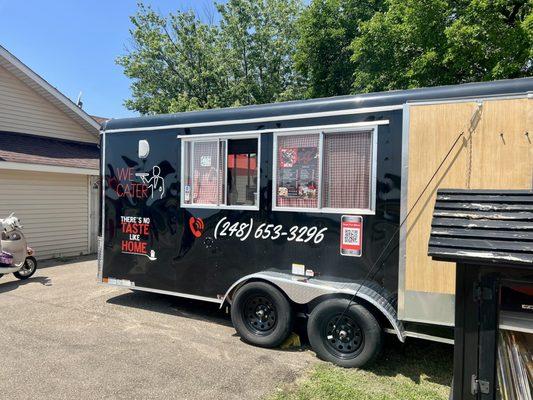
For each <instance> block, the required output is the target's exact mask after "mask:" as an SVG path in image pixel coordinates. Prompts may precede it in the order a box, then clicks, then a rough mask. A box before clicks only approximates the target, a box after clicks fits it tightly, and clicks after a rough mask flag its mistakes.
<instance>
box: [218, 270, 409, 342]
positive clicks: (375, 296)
mask: <svg viewBox="0 0 533 400" xmlns="http://www.w3.org/2000/svg"><path fill="white" fill-rule="evenodd" d="M253 280H261V281H266V282H269V283H271V284H273V285H274V286H276V287H278V288H279V289H280V290H281V291H282V292H284V293H285V295H286V296H287V297H288V298H289V299H290V300H291V301H293V302H295V303H297V304H307V303H309V302H311V301H313V300H315V299H317V298H318V297H320V296H323V295H327V294H344V295H348V296H353V295H354V294H355V295H356V298H360V299H363V300H365V301H366V302H368V303H370V304H372V305H373V306H374V307H375V308H376V309H377V310H378V311H379V312H380V313H381V314H383V316H384V317H385V318H386V319H387V320H388V321H389V323H390V324H391V326H392V328H393V329H394V332H395V333H396V336H397V337H398V339H399V340H400V341H401V342H404V341H405V337H406V335H405V329H404V327H403V324H402V322H401V321H400V320H398V314H397V313H396V307H395V304H396V299H395V297H394V296H393V295H392V294H390V293H389V292H388V291H387V290H386V289H385V288H383V287H382V286H381V285H379V284H377V283H376V282H373V281H368V280H360V281H352V282H338V281H333V280H326V279H321V278H310V277H302V276H297V275H292V274H288V273H284V272H277V271H262V272H257V273H254V274H250V275H246V276H243V277H242V278H240V279H239V280H237V281H236V282H235V283H233V285H231V287H230V288H229V289H228V290H227V291H226V293H225V295H224V297H223V298H222V302H221V304H220V307H221V308H222V306H223V305H224V304H225V303H226V302H227V303H229V304H231V300H232V298H233V295H234V293H235V291H236V290H237V289H238V288H239V287H241V286H242V285H244V284H245V283H246V282H249V281H253Z"/></svg>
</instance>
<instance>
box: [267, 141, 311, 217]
mask: <svg viewBox="0 0 533 400" xmlns="http://www.w3.org/2000/svg"><path fill="white" fill-rule="evenodd" d="M277 141H278V148H277V164H278V165H277V166H276V167H277V173H276V180H277V182H276V194H277V196H276V205H277V206H278V207H295V208H317V207H318V190H319V188H318V181H319V174H320V171H319V163H318V157H319V148H318V145H319V135H318V134H309V135H290V136H278V140H277Z"/></svg>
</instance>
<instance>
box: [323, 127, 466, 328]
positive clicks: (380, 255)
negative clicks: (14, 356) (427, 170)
mask: <svg viewBox="0 0 533 400" xmlns="http://www.w3.org/2000/svg"><path fill="white" fill-rule="evenodd" d="M463 135H464V132H461V133H460V134H459V136H457V139H455V141H454V142H453V144H452V145H451V147H450V149H449V150H448V152H447V153H446V156H444V158H443V159H442V161H441V163H440V164H439V166H438V167H437V169H436V170H435V172H434V173H433V175H432V176H431V178H430V179H429V181H428V182H427V184H426V186H425V187H424V189H422V191H421V192H420V194H419V195H418V198H417V199H416V201H415V203H414V204H413V205H412V207H411V209H410V210H409V211H408V212H407V215H406V216H405V217H404V219H403V221H401V223H400V225H398V228H397V229H396V231H395V232H394V234H393V235H392V236H391V238H390V239H389V241H388V242H387V244H386V245H385V246H384V247H383V250H382V251H381V253H380V254H379V256H378V258H377V259H376V261H374V264H372V267H371V268H370V269H369V270H368V272H367V274H366V276H365V277H364V278H363V281H365V280H367V279H373V278H374V277H375V274H377V273H378V272H379V270H380V269H381V267H382V266H383V265H384V262H383V263H382V264H381V265H380V267H379V268H377V269H376V271H375V274H373V275H371V273H372V271H373V270H374V268H375V267H376V265H378V262H379V261H380V259H381V257H382V256H383V254H385V251H386V250H387V249H388V247H389V246H390V244H391V243H392V241H393V240H394V238H395V237H396V235H397V234H398V232H400V229H401V228H402V226H403V224H404V223H405V222H406V221H407V218H409V216H410V215H411V213H412V212H413V210H414V209H415V207H416V205H417V204H418V202H419V201H420V199H421V198H422V196H423V195H424V193H425V192H426V190H427V189H428V187H429V185H430V184H431V182H432V181H433V179H435V177H436V176H437V174H438V173H439V170H440V169H441V168H442V166H443V165H444V163H445V162H446V160H447V159H448V157H449V156H450V154H451V153H452V151H453V149H454V147H455V145H456V144H457V142H458V141H459V139H461V137H462V136H463ZM362 287H363V285H362V283H361V284H360V285H359V287H358V288H357V290H356V291H355V293H354V294H353V296H352V297H351V299H350V301H349V302H348V305H347V306H346V308H345V309H344V311H343V312H342V313H341V315H340V316H339V317H338V318H337V320H336V321H335V323H334V324H333V330H335V328H336V327H337V324H338V323H339V321H340V320H341V319H342V317H344V315H345V314H346V312H347V311H348V309H349V308H350V306H351V305H352V303H353V301H354V299H355V298H356V297H357V294H358V293H359V290H360V289H361V288H362Z"/></svg>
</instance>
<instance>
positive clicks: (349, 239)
mask: <svg viewBox="0 0 533 400" xmlns="http://www.w3.org/2000/svg"><path fill="white" fill-rule="evenodd" d="M342 242H343V244H353V245H358V244H359V229H352V228H344V239H343V241H342Z"/></svg>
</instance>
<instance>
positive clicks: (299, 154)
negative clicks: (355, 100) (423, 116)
mask: <svg viewBox="0 0 533 400" xmlns="http://www.w3.org/2000/svg"><path fill="white" fill-rule="evenodd" d="M376 136H377V135H376V133H375V130H374V129H371V130H368V129H367V130H361V131H355V130H344V131H340V130H337V131H323V132H310V133H305V134H303V133H297V134H292V133H291V134H285V133H280V134H277V135H276V144H275V149H274V157H275V165H276V171H275V172H276V179H275V182H276V184H275V185H276V187H275V190H274V192H275V193H274V194H275V198H274V204H273V206H274V209H277V210H287V211H289V210H290V211H292V210H295V209H305V210H309V209H312V210H317V211H322V212H358V213H373V212H374V190H375V176H374V175H375V162H374V161H375V150H376V148H375V147H376Z"/></svg>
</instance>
